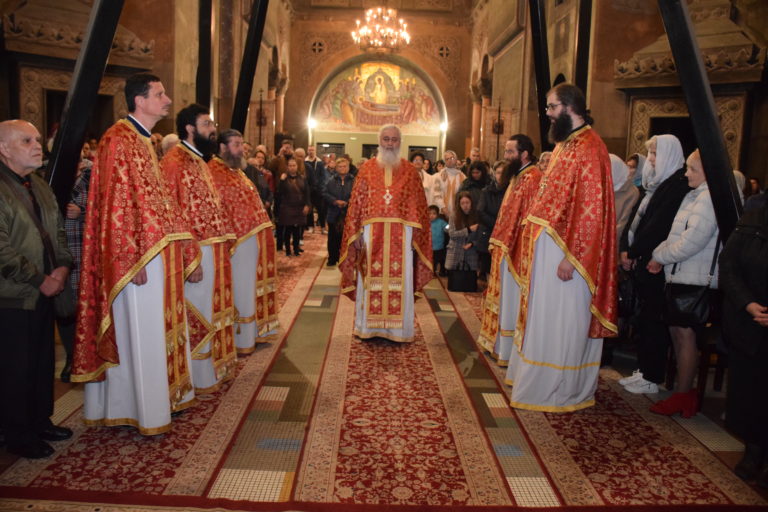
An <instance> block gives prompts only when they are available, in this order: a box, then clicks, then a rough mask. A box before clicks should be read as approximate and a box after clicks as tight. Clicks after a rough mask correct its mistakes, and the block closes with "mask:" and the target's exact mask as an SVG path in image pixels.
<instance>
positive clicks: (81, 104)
mask: <svg viewBox="0 0 768 512" xmlns="http://www.w3.org/2000/svg"><path fill="white" fill-rule="evenodd" d="M123 3H124V2H123V0H94V2H93V7H92V8H91V17H90V19H89V20H88V27H87V29H86V32H85V39H84V40H83V44H82V46H81V47H80V54H79V55H78V56H77V62H76V63H75V71H74V73H73V75H72V83H71V84H70V86H69V91H68V92H67V99H66V101H65V102H64V110H63V112H62V114H61V122H60V123H59V130H58V131H57V132H56V138H55V139H54V141H53V153H52V154H51V158H50V160H49V161H48V176H50V183H51V187H52V188H53V191H54V192H55V193H56V200H57V201H58V202H59V207H61V208H62V210H64V209H65V208H66V206H67V203H69V199H70V194H71V191H72V185H73V184H74V182H75V172H76V170H77V166H78V164H79V163H80V151H81V150H82V148H83V140H84V137H85V129H86V127H87V125H88V118H89V117H90V115H91V111H92V110H93V106H94V104H95V103H96V98H97V97H98V93H99V84H100V83H101V76H102V75H103V74H104V68H105V67H106V65H107V59H108V58H109V51H110V49H111V48H112V40H113V39H114V37H115V31H116V30H117V23H118V21H119V20H120V13H121V12H122V10H123Z"/></svg>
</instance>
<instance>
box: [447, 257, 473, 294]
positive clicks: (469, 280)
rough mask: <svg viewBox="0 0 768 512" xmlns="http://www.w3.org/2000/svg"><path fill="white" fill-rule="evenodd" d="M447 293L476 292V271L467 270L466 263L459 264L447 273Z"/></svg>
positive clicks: (467, 265)
mask: <svg viewBox="0 0 768 512" xmlns="http://www.w3.org/2000/svg"><path fill="white" fill-rule="evenodd" d="M448 291H449V292H476V291H477V271H475V270H472V269H471V268H469V264H467V262H466V261H462V262H461V263H459V266H458V267H457V268H455V269H453V270H449V271H448Z"/></svg>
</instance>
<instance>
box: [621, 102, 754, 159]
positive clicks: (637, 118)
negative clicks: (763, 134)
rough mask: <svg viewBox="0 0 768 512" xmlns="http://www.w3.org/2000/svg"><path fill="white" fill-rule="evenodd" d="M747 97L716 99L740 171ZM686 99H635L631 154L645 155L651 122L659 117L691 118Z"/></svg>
mask: <svg viewBox="0 0 768 512" xmlns="http://www.w3.org/2000/svg"><path fill="white" fill-rule="evenodd" d="M746 104H747V96H746V94H740V95H728V96H717V97H715V106H716V108H717V114H718V117H719V118H720V126H721V128H722V130H723V137H724V138H725V146H726V149H727V150H728V156H729V157H730V159H731V164H732V165H733V168H734V169H738V168H739V163H740V162H739V154H740V150H741V142H742V139H743V138H744V114H745V109H746ZM688 116H689V112H688V105H687V104H686V102H685V99H684V98H640V97H635V98H632V100H631V102H630V122H629V133H628V134H627V154H628V155H631V154H633V153H644V152H645V145H644V144H645V141H646V140H648V139H649V138H650V129H651V119H652V118H657V117H688Z"/></svg>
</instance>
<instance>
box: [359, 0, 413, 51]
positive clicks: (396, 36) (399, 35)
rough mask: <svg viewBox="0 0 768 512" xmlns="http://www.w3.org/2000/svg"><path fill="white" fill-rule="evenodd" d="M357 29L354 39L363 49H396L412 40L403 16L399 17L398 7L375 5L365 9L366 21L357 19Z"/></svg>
mask: <svg viewBox="0 0 768 512" xmlns="http://www.w3.org/2000/svg"><path fill="white" fill-rule="evenodd" d="M356 23H357V30H353V31H352V39H353V40H354V41H355V44H356V45H358V46H359V47H360V49H361V50H373V51H387V50H390V51H396V50H399V49H400V46H401V45H407V44H408V43H410V42H411V36H410V34H408V31H407V30H406V28H407V27H408V25H407V24H406V23H405V22H404V21H403V19H402V18H400V19H398V17H397V9H390V8H388V7H386V8H385V7H374V8H372V9H368V10H367V11H365V23H361V22H360V20H356Z"/></svg>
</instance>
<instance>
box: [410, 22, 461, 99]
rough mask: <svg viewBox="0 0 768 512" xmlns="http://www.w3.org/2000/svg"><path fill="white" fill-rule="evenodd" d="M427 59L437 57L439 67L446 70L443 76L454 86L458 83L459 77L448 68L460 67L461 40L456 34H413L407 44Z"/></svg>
mask: <svg viewBox="0 0 768 512" xmlns="http://www.w3.org/2000/svg"><path fill="white" fill-rule="evenodd" d="M408 48H410V49H411V50H414V51H417V52H419V53H421V54H422V55H424V56H425V57H427V58H428V59H437V61H438V62H439V63H440V68H441V69H443V70H444V71H446V73H445V76H446V78H447V79H448V82H450V84H451V85H453V86H454V87H455V86H457V85H458V83H459V77H458V75H457V74H456V73H451V72H450V70H451V69H454V70H457V69H459V68H460V67H461V41H460V40H459V38H458V37H456V36H439V35H437V36H415V37H414V38H413V39H412V40H411V44H410V45H409V46H408Z"/></svg>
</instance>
